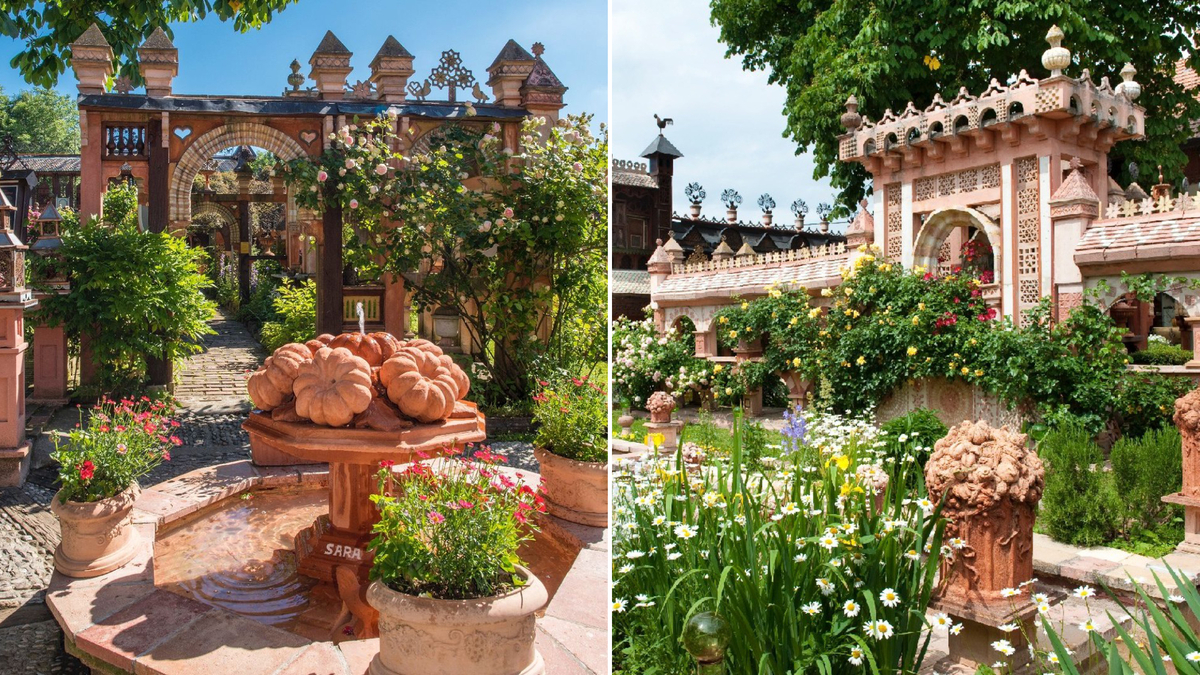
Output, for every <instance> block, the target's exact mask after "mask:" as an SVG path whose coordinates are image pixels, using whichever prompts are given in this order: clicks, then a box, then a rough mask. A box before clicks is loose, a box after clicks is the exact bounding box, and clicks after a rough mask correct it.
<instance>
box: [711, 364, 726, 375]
mask: <svg viewBox="0 0 1200 675" xmlns="http://www.w3.org/2000/svg"><path fill="white" fill-rule="evenodd" d="M722 370H725V366H723V365H721V364H719V363H718V364H717V365H715V366H713V372H714V373H719V372H721V371H722Z"/></svg>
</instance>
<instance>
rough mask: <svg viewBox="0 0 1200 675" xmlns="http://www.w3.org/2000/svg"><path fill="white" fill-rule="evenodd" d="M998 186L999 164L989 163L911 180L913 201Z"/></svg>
mask: <svg viewBox="0 0 1200 675" xmlns="http://www.w3.org/2000/svg"><path fill="white" fill-rule="evenodd" d="M998 187H1000V165H999V164H989V165H988V166H984V167H980V168H977V169H964V170H962V171H952V172H950V173H943V174H941V175H938V176H927V177H925V178H918V179H917V180H915V181H913V201H915V202H922V201H925V200H927V199H936V198H938V197H948V196H950V195H959V194H966V193H968V192H975V191H976V190H986V189H989V188H998Z"/></svg>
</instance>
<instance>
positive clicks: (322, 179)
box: [317, 171, 329, 183]
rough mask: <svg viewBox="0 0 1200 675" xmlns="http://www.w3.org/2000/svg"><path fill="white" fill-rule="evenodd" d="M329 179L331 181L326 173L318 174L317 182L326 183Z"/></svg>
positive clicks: (320, 172) (319, 172)
mask: <svg viewBox="0 0 1200 675" xmlns="http://www.w3.org/2000/svg"><path fill="white" fill-rule="evenodd" d="M328 179H329V174H327V173H325V172H324V171H318V172H317V180H318V181H320V182H322V183H324V182H325V181H326V180H328Z"/></svg>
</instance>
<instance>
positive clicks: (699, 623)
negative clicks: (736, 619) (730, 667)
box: [682, 612, 731, 675]
mask: <svg viewBox="0 0 1200 675" xmlns="http://www.w3.org/2000/svg"><path fill="white" fill-rule="evenodd" d="M730 636H731V631H730V629H729V622H728V621H726V620H725V619H724V618H722V617H721V615H720V614H716V613H713V612H701V613H699V614H697V615H695V616H693V617H692V618H691V619H688V622H687V624H686V625H684V627H683V638H682V642H683V647H684V649H686V650H688V653H689V654H691V655H692V658H694V659H696V675H718V674H719V673H724V672H725V649H726V648H727V647H729V640H730Z"/></svg>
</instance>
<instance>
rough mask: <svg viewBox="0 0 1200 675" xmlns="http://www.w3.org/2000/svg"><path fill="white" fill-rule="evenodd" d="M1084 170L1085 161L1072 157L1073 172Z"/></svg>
mask: <svg viewBox="0 0 1200 675" xmlns="http://www.w3.org/2000/svg"><path fill="white" fill-rule="evenodd" d="M1082 168H1083V160H1081V159H1079V158H1078V157H1072V158H1071V170H1072V171H1078V170H1080V169H1082Z"/></svg>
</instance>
